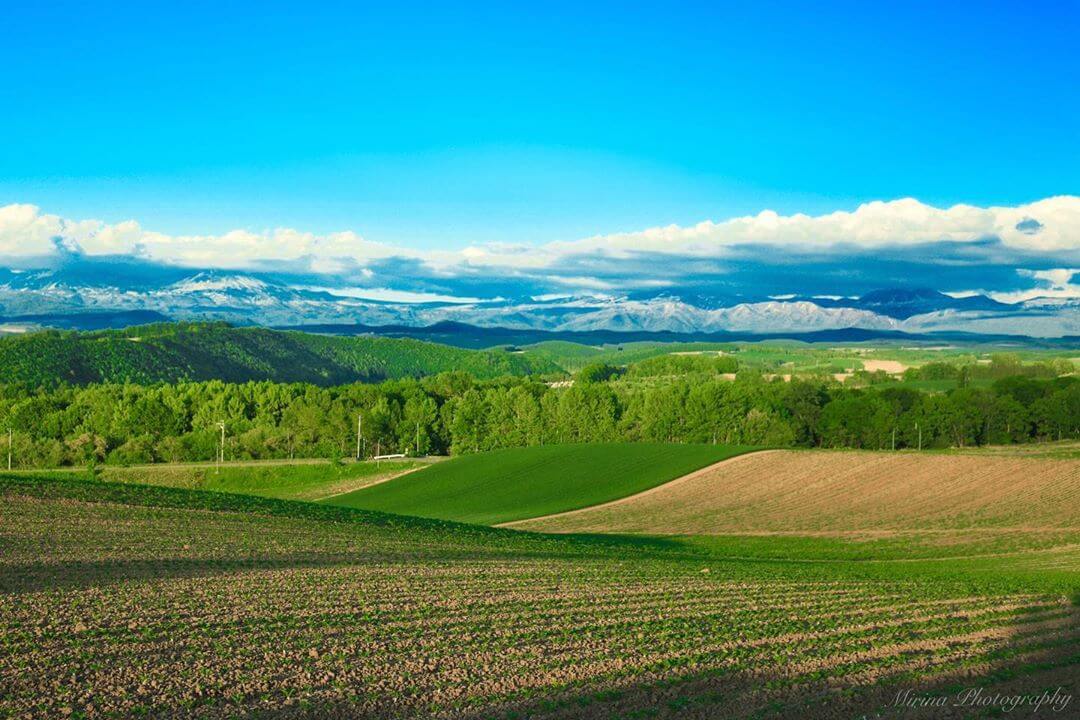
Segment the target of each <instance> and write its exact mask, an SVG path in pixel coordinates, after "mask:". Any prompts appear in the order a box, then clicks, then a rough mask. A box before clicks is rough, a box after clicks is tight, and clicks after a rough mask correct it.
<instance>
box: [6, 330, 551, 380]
mask: <svg viewBox="0 0 1080 720" xmlns="http://www.w3.org/2000/svg"><path fill="white" fill-rule="evenodd" d="M448 370H465V371H468V372H471V373H473V374H474V375H476V376H477V377H481V378H491V377H498V376H502V375H513V374H526V373H530V372H550V371H556V372H557V371H558V368H557V367H556V366H555V365H554V364H552V363H550V362H547V361H545V360H543V359H539V358H527V357H525V356H524V355H521V354H512V353H507V352H505V351H479V350H464V349H461V348H455V347H450V346H447V345H438V344H435V343H429V342H423V341H420V340H408V339H393V338H374V337H329V336H321V335H312V334H308V333H300V332H279V331H274V330H266V329H262V328H234V327H230V326H228V325H225V324H222V323H162V324H157V325H146V326H142V327H133V328H128V329H126V330H104V331H98V332H75V331H71V332H58V331H48V332H40V333H31V334H27V335H20V336H17V337H4V338H0V373H2V375H3V376H4V378H5V380H7V381H23V382H30V383H49V382H55V381H58V380H62V381H65V382H70V383H75V384H82V383H91V382H126V381H130V382H138V383H154V382H177V381H180V380H212V379H218V380H225V381H230V382H245V381H249V380H273V381H275V382H310V383H315V384H318V385H333V384H343V383H350V382H358V381H364V382H369V381H378V380H385V379H391V378H400V377H418V376H422V375H431V374H435V373H439V372H443V371H448Z"/></svg>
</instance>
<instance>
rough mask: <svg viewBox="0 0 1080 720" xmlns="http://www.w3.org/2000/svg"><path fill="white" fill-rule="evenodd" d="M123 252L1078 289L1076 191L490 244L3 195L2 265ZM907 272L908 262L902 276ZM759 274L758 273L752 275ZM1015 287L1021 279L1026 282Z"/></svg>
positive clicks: (470, 283)
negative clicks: (158, 215) (182, 220)
mask: <svg viewBox="0 0 1080 720" xmlns="http://www.w3.org/2000/svg"><path fill="white" fill-rule="evenodd" d="M118 257H119V258H129V259H132V260H138V261H141V262H146V263H152V264H158V265H162V266H170V267H174V268H175V267H182V268H200V269H207V268H212V269H226V270H248V271H278V272H293V273H305V274H309V275H315V276H325V277H327V278H333V279H335V280H334V282H333V283H330V284H332V285H336V286H341V285H342V284H343V283H345V284H350V283H351V284H353V285H355V286H356V287H376V288H381V287H385V288H391V287H393V288H395V289H398V290H401V291H408V292H423V293H438V294H445V295H449V296H461V295H465V296H468V297H473V296H478V297H491V296H494V295H497V294H506V292H507V291H510V292H513V290H514V289H515V288H516V289H517V290H518V292H529V293H534V294H540V293H551V292H567V291H571V292H596V293H630V294H634V293H638V294H641V293H645V294H649V293H651V294H656V293H661V292H667V291H680V292H699V293H701V294H709V293H712V294H725V293H727V294H733V295H745V294H747V293H748V292H750V289H751V288H754V287H757V286H759V285H761V286H762V287H761V288H760V291H761V293H762V294H773V295H778V294H786V293H793V292H796V293H801V294H807V295H809V294H849V293H853V292H860V291H865V290H866V289H868V288H872V287H875V286H877V287H881V286H890V285H904V284H907V285H910V284H912V283H911V280H912V279H913V277H918V276H919V275H920V273H921V274H923V275H924V276H927V275H928V276H927V277H926V280H927V281H926V282H925V283H922V284H925V285H930V286H935V287H938V288H939V289H943V290H951V291H953V292H956V293H962V292H964V291H965V290H968V289H970V288H983V289H985V290H986V291H988V292H991V293H997V294H998V295H999V296H1000V297H1002V298H1005V297H1030V296H1032V295H1031V294H1030V293H1031V292H1032V291H1036V290H1039V289H1045V290H1049V291H1051V293H1052V294H1054V295H1055V296H1059V297H1074V296H1077V295H1080V289H1078V287H1077V285H1076V283H1074V282H1072V278H1073V276H1074V274H1075V272H1076V271H1075V270H1074V269H1071V268H1075V267H1078V266H1080V197H1077V196H1058V197H1051V198H1047V199H1044V200H1039V201H1037V202H1032V203H1028V204H1024V205H1018V206H1015V207H985V208H984V207H975V206H972V205H955V206H953V207H949V208H936V207H933V206H930V205H927V204H924V203H921V202H919V201H917V200H914V199H910V198H909V199H900V200H893V201H887V202H885V201H876V202H870V203H866V204H864V205H861V206H859V207H858V208H856V209H855V210H853V211H850V212H849V211H837V212H833V213H829V214H825V215H818V216H810V215H805V214H794V215H787V216H784V215H779V214H777V213H776V212H773V211H771V210H765V211H763V212H760V213H758V214H757V215H753V216H746V217H737V218H731V219H728V220H722V221H705V222H701V223H698V224H696V225H693V226H689V227H683V226H674V225H673V226H667V227H657V228H651V229H647V230H642V231H639V232H627V233H617V234H610V235H602V236H596V237H590V238H584V239H579V240H573V241H556V242H550V243H546V244H542V245H515V244H498V243H496V244H487V245H473V246H469V247H465V248H462V249H457V250H425V251H421V250H416V249H412V248H407V247H395V246H391V245H387V244H383V243H379V242H374V241H371V240H368V239H366V238H364V237H363V236H362V235H360V234H358V233H356V232H353V231H342V232H335V233H329V234H324V235H318V234H314V233H310V232H303V231H300V230H295V229H290V228H278V229H272V230H266V231H253V230H248V229H239V230H233V231H231V232H227V233H224V234H222V235H175V236H174V235H168V234H165V233H161V232H156V231H152V230H147V229H145V228H143V227H142V226H141V225H140V224H139V223H138V222H137V221H135V220H128V221H124V222H119V223H113V224H110V223H106V222H102V221H99V220H86V219H82V220H78V219H68V218H63V217H60V216H58V215H53V214H49V213H46V212H43V211H42V210H41V209H39V208H38V207H36V206H34V205H27V204H13V205H7V206H5V207H0V264H3V265H5V266H7V267H24V268H32V267H48V266H50V264H54V263H57V262H61V261H70V260H71V259H72V258H81V259H94V258H118ZM913 273H914V275H913ZM764 286H767V287H764ZM1024 293H1028V294H1027V295H1024Z"/></svg>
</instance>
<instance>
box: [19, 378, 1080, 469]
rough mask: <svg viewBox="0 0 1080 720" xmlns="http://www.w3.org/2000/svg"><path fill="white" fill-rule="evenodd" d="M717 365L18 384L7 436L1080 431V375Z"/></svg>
mask: <svg viewBox="0 0 1080 720" xmlns="http://www.w3.org/2000/svg"><path fill="white" fill-rule="evenodd" d="M677 362H678V363H682V362H683V361H677ZM719 369H720V368H719V367H717V368H714V369H713V370H714V372H712V373H690V374H685V375H681V376H676V377H666V376H662V377H660V379H659V380H657V381H656V382H651V383H647V384H643V383H635V382H629V381H623V380H620V379H619V378H618V375H617V374H614V373H605V372H599V373H598V372H596V371H595V370H590V372H589V373H588V374H583V375H582V376H581V377H580V378H579V379H578V381H577V382H575V383H574V384H572V385H571V386H569V387H566V386H565V383H560V384H556V385H558V386H556V387H552V386H550V385H548V384H546V383H544V382H541V381H540V380H538V379H536V378H533V377H504V378H501V379H495V380H478V379H476V378H475V377H473V376H472V375H470V374H468V373H465V372H461V371H454V372H445V373H440V374H438V375H433V376H430V377H426V378H421V379H402V380H393V381H387V382H383V383H380V384H349V385H339V386H332V387H320V386H316V385H313V384H305V383H275V382H245V383H227V382H222V381H217V380H214V381H207V382H180V383H175V384H155V385H137V384H131V383H126V384H97V385H88V386H82V387H76V386H67V385H60V386H53V387H43V386H39V387H34V386H30V385H25V384H18V383H8V384H2V385H0V429H2V430H10V439H11V457H12V463H13V466H15V467H51V466H61V465H76V466H81V465H85V464H88V463H116V464H132V463H149V462H177V461H199V460H212V459H214V458H215V457H216V456H217V452H218V449H219V443H220V441H221V436H220V432H221V431H220V426H219V423H224V425H225V448H224V450H225V457H226V459H272V458H294V457H331V458H335V457H337V458H340V457H347V456H351V455H353V454H355V453H356V451H357V444H358V441H359V446H360V448H359V449H360V454H361V455H364V456H371V455H373V454H375V453H376V452H381V453H391V452H404V453H409V454H464V453H473V452H482V451H485V450H492V449H495V448H501V447H511V446H525V445H540V444H551V443H579V442H599V441H660V442H674V443H733V444H749V445H768V446H802V447H816V446H822V447H852V448H870V449H889V448H892V447H895V448H897V449H899V448H918V447H921V448H924V449H927V448H942V447H954V446H975V445H983V444H998V443H1023V442H1031V441H1037V440H1057V439H1062V438H1076V437H1078V436H1080V380H1078V379H1077V378H1075V377H1067V376H1066V377H1047V378H1042V377H1029V376H1021V375H1013V376H1006V377H1002V378H1000V379H998V380H995V381H994V382H993V383H992V384H990V385H989V386H985V387H984V386H980V387H973V386H960V387H957V388H955V389H953V390H951V391H949V392H927V391H923V390H919V389H915V388H913V387H909V386H906V385H905V384H903V383H895V382H894V383H891V384H888V385H874V384H871V385H867V386H865V387H858V388H856V387H848V386H845V385H842V384H840V383H837V382H835V381H831V380H828V379H795V380H793V381H791V382H782V381H779V380H775V381H767V380H765V379H763V378H762V377H761V376H760V375H755V374H753V373H741V374H740V375H739V376H738V377H737V378H736V379H735V380H734V381H732V380H730V379H726V378H723V377H721V376H720V375H718V374H716V372H715V371H716V370H719ZM723 369H727V368H726V366H725V367H724V368H723ZM665 370H666V368H665ZM358 430H359V438H358ZM6 434H7V433H5V435H6ZM6 440H7V438H6V437H3V436H0V448H2V447H3V444H4V442H5V441H6ZM2 462H3V455H2V450H0V463H2Z"/></svg>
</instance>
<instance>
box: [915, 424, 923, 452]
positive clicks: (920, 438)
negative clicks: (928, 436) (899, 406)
mask: <svg viewBox="0 0 1080 720" xmlns="http://www.w3.org/2000/svg"><path fill="white" fill-rule="evenodd" d="M915 429H916V430H917V431H918V432H919V450H922V428H921V427H919V423H915Z"/></svg>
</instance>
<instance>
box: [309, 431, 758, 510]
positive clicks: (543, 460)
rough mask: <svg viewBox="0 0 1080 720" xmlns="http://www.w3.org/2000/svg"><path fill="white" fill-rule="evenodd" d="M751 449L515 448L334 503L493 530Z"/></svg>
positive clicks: (467, 458) (423, 472)
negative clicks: (462, 523)
mask: <svg viewBox="0 0 1080 720" xmlns="http://www.w3.org/2000/svg"><path fill="white" fill-rule="evenodd" d="M748 450H750V448H745V447H731V446H723V445H665V444H657V443H610V444H592V445H547V446H542V447H531V448H511V449H507V450H497V451H495V452H490V453H482V454H479V455H466V456H464V457H459V458H454V459H452V460H449V461H446V462H443V463H439V464H437V465H434V466H432V467H430V468H426V469H424V470H420V471H418V472H415V473H411V474H409V475H407V476H405V477H402V478H399V479H396V480H391V481H389V482H386V483H382V484H379V485H376V486H373V487H370V488H366V489H361V490H358V491H356V492H354V493H350V494H347V495H341V496H338V497H336V498H333V499H332V500H331V501H330V502H332V503H334V504H335V505H341V506H344V507H356V508H364V509H368V510H381V511H385V512H394V513H401V514H403V515H416V516H418V517H430V518H439V519H443V520H456V521H459V522H469V523H479V524H482V525H495V524H498V523H503V522H510V521H511V520H521V519H524V518H531V517H537V516H539V515H548V514H550V513H556V512H564V511H566V510H575V509H577V508H582V507H586V506H589V505H595V504H597V503H602V502H607V501H609V500H616V499H618V498H621V497H626V496H627V495H633V494H634V493H637V492H641V491H642V490H647V489H648V488H651V487H654V486H656V485H659V484H661V483H664V482H667V481H668V480H673V479H675V478H677V477H679V476H681V475H685V474H687V473H689V472H693V471H694V470H697V469H699V468H702V467H705V466H706V465H711V464H712V463H715V462H719V461H720V460H724V459H726V458H729V457H733V456H735V455H738V454H740V453H743V452H747V451H748Z"/></svg>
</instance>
